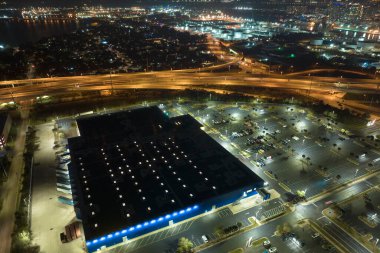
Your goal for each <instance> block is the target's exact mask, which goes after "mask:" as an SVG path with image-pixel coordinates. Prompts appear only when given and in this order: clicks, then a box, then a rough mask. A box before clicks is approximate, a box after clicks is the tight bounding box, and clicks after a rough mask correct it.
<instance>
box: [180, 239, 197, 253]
mask: <svg viewBox="0 0 380 253" xmlns="http://www.w3.org/2000/svg"><path fill="white" fill-rule="evenodd" d="M193 246H194V245H193V243H192V242H191V241H190V240H189V239H187V238H185V237H181V238H179V240H178V246H177V253H188V252H191V249H192V248H193Z"/></svg>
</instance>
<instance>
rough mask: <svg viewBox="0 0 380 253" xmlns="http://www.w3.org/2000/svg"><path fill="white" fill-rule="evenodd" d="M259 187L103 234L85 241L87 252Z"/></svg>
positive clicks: (196, 212)
mask: <svg viewBox="0 0 380 253" xmlns="http://www.w3.org/2000/svg"><path fill="white" fill-rule="evenodd" d="M259 187H262V185H261V184H260V185H255V186H254V187H251V188H249V187H245V188H244V189H240V190H238V191H233V192H230V193H228V194H224V195H220V196H218V197H215V198H212V199H210V200H209V201H206V202H203V203H200V204H199V205H194V206H192V207H188V208H186V209H183V210H179V211H176V212H173V213H172V214H167V215H165V216H162V217H158V218H157V219H154V220H151V221H147V222H144V223H141V224H137V225H136V226H134V227H130V228H126V229H124V230H121V231H115V232H114V233H112V234H109V235H105V236H104V237H101V238H97V239H94V240H90V241H87V243H86V245H87V249H88V251H89V252H94V251H96V250H97V249H100V248H101V247H102V246H106V247H110V246H113V245H115V244H118V243H121V242H122V241H123V237H127V238H128V239H131V238H135V237H138V236H141V235H144V234H147V233H149V232H152V231H155V230H157V229H160V228H163V227H166V226H168V224H169V221H170V220H173V221H174V222H175V223H178V222H181V221H183V220H187V219H189V218H192V217H194V216H197V215H199V214H201V213H204V212H206V211H210V210H212V208H213V207H215V208H218V207H222V206H225V205H228V204H231V203H233V202H235V201H237V200H239V199H242V198H245V197H249V196H252V195H255V194H257V189H258V188H259ZM256 188H257V189H256Z"/></svg>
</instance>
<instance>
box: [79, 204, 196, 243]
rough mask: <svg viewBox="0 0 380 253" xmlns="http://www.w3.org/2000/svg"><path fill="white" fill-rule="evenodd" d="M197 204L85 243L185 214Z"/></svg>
mask: <svg viewBox="0 0 380 253" xmlns="http://www.w3.org/2000/svg"><path fill="white" fill-rule="evenodd" d="M198 208H199V206H198V205H195V206H193V207H188V208H186V209H182V210H181V211H178V212H173V213H172V214H167V215H165V216H163V217H159V218H157V219H153V220H151V221H150V222H144V223H143V224H138V225H136V226H134V227H129V228H127V229H123V230H121V231H117V232H115V233H112V234H109V235H107V236H102V237H101V238H98V239H95V240H92V241H89V242H86V245H87V246H91V245H94V244H98V243H100V242H103V241H106V240H109V239H112V238H113V237H114V236H115V237H118V236H120V235H126V234H128V232H132V231H134V230H137V229H141V228H146V227H148V226H150V225H153V224H156V223H159V222H162V221H164V220H168V219H170V218H173V217H177V216H180V215H184V214H187V213H189V212H191V211H194V210H196V209H198Z"/></svg>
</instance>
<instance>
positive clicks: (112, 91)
mask: <svg viewBox="0 0 380 253" xmlns="http://www.w3.org/2000/svg"><path fill="white" fill-rule="evenodd" d="M110 81H111V93H112V95H113V93H114V90H113V83H112V71H110Z"/></svg>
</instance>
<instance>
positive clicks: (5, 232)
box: [0, 111, 29, 253]
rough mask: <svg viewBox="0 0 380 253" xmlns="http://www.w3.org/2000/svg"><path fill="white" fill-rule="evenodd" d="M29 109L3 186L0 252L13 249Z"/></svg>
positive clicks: (0, 215) (24, 115) (18, 135)
mask: <svg viewBox="0 0 380 253" xmlns="http://www.w3.org/2000/svg"><path fill="white" fill-rule="evenodd" d="M28 116H29V111H21V118H22V120H21V123H20V126H19V129H18V133H17V137H16V140H15V145H14V150H13V153H14V156H13V159H12V163H11V166H10V170H9V173H8V180H7V181H6V182H5V183H4V184H3V186H2V187H1V191H0V193H1V194H2V196H3V197H4V201H3V209H2V210H1V212H0V242H1V243H0V252H1V253H9V252H10V249H11V243H12V238H11V234H12V232H13V227H14V222H15V216H14V213H15V211H16V208H17V202H18V201H17V199H18V196H19V188H20V182H21V175H22V169H23V165H24V157H23V153H24V147H25V133H26V129H27V125H28Z"/></svg>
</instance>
